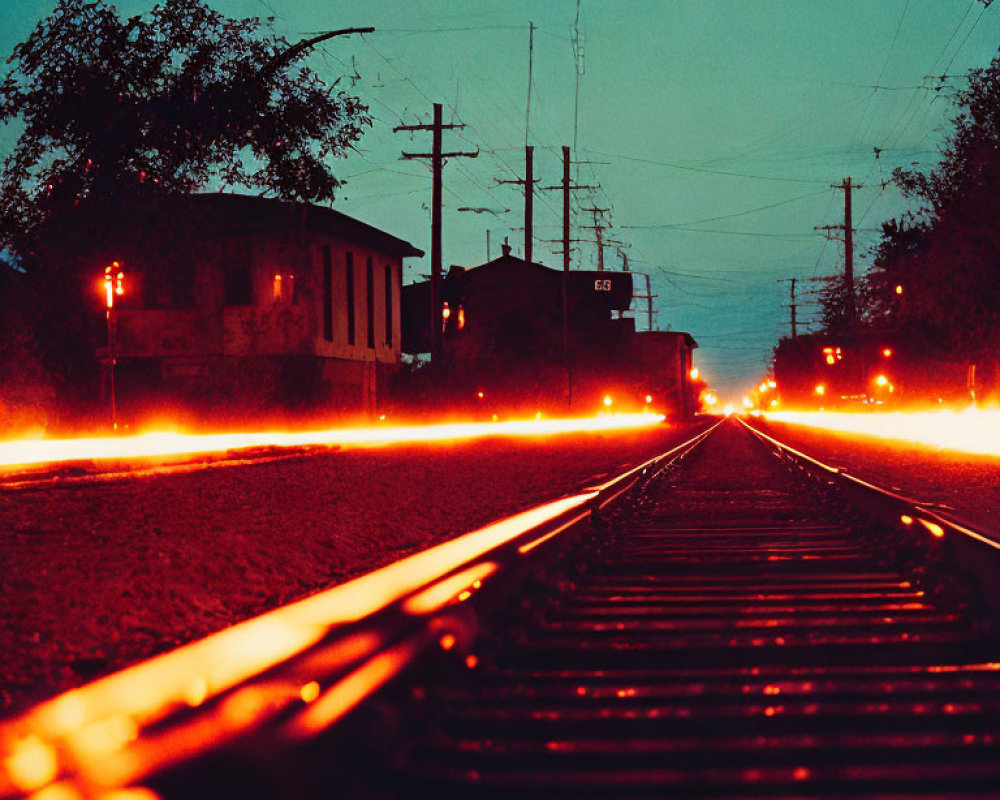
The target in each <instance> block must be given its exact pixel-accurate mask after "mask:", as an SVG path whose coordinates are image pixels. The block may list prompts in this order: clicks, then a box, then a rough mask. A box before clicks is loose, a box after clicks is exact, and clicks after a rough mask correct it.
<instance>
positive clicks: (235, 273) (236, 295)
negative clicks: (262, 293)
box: [225, 266, 253, 306]
mask: <svg viewBox="0 0 1000 800" xmlns="http://www.w3.org/2000/svg"><path fill="white" fill-rule="evenodd" d="M225 304H226V305H227V306H249V305H253V281H252V280H251V275H250V267H246V266H239V267H226V273H225Z"/></svg>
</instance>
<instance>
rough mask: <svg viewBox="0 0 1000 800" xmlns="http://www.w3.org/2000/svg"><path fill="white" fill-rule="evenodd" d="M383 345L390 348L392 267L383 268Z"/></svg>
mask: <svg viewBox="0 0 1000 800" xmlns="http://www.w3.org/2000/svg"><path fill="white" fill-rule="evenodd" d="M385 343H386V344H387V345H388V346H389V347H392V267H390V266H388V265H386V268H385Z"/></svg>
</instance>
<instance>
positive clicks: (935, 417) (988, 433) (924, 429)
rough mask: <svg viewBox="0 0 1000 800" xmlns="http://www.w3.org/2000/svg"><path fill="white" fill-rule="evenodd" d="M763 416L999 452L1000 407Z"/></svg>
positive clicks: (945, 446)
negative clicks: (962, 409) (963, 409)
mask: <svg viewBox="0 0 1000 800" xmlns="http://www.w3.org/2000/svg"><path fill="white" fill-rule="evenodd" d="M767 418H768V419H770V420H774V421H776V422H788V423H791V424H793V425H804V426H806V427H809V428H820V429H823V430H830V431H840V432H842V433H856V434H861V435H863V436H874V437H877V438H879V439H892V440H897V441H900V442H909V443H910V444H917V445H924V446H927V447H931V448H936V449H939V450H958V451H961V452H964V453H975V454H977V455H987V456H1000V411H998V410H996V409H992V410H986V409H979V408H974V407H970V408H968V409H966V410H965V411H948V410H934V411H913V412H904V411H888V412H881V411H879V412H875V411H873V412H867V413H850V412H843V411H779V412H768V414H767Z"/></svg>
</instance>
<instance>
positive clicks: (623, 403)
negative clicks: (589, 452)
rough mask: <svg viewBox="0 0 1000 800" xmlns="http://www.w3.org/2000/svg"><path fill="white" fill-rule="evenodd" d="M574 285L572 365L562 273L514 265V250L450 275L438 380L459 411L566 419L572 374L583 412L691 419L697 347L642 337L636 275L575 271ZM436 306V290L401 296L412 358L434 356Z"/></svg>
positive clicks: (681, 336) (576, 403)
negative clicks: (536, 412)
mask: <svg viewBox="0 0 1000 800" xmlns="http://www.w3.org/2000/svg"><path fill="white" fill-rule="evenodd" d="M566 281H567V287H566V288H567V300H568V319H567V323H568V326H567V327H568V337H567V339H568V354H565V355H564V352H563V313H562V285H563V272H562V271H561V270H553V269H549V268H548V267H545V266H543V265H541V264H537V263H534V262H529V261H524V260H522V259H520V258H516V257H514V256H512V255H510V253H509V248H506V249H505V252H504V254H503V255H502V256H501V257H500V258H497V259H494V260H493V261H490V262H488V263H486V264H483V265H481V266H478V267H474V268H472V269H464V268H462V267H452V268H451V270H450V271H449V273H448V275H447V276H446V278H445V279H444V281H443V288H442V303H443V315H442V316H443V322H442V328H443V334H444V347H443V355H444V358H443V364H442V365H441V366H440V367H439V368H437V369H435V370H433V380H434V381H436V382H437V383H438V385H440V386H444V387H446V389H447V391H448V392H449V393H450V394H451V395H452V397H453V398H454V399H455V400H456V401H457V402H458V403H459V404H460V405H464V404H466V403H467V402H471V403H473V404H476V403H477V402H478V401H484V402H485V405H486V406H487V407H489V408H520V409H530V408H532V407H538V408H549V409H552V408H557V409H564V408H565V407H566V404H567V401H568V399H569V398H568V387H569V381H568V380H567V372H568V373H569V380H570V381H571V383H572V397H573V407H574V408H576V409H579V410H581V411H584V410H588V411H589V410H592V409H594V408H596V407H599V406H600V405H602V400H603V398H604V396H606V395H610V396H611V397H612V402H613V408H614V409H621V410H624V409H632V410H634V409H636V408H640V407H647V406H652V407H653V408H657V409H661V410H664V411H667V412H669V413H671V414H675V415H685V414H688V413H691V411H692V410H693V407H694V406H693V399H692V398H690V397H688V394H689V388H688V384H687V374H688V371H689V370H690V366H691V351H692V350H693V349H694V348H695V347H697V344H696V343H695V341H694V339H692V338H691V336H690V335H689V334H686V333H675V332H648V333H647V332H643V333H636V331H635V321H634V320H633V319H631V318H630V317H628V316H626V315H625V312H626V311H628V309H629V307H630V305H631V302H632V274H631V273H627V272H609V271H572V272H569V273H566ZM430 302H431V300H430V285H429V283H428V282H426V281H424V282H419V283H414V284H411V285H409V286H405V287H403V351H404V352H407V353H414V354H416V353H425V352H427V351H428V350H429V347H430V337H429V335H428V324H429V320H430V316H431V315H430ZM566 356H568V358H567V357H566ZM480 393H482V394H483V397H482V398H480V396H479V395H480ZM647 395H648V396H650V397H651V400H650V401H649V402H647V401H646V397H647Z"/></svg>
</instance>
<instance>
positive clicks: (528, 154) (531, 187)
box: [494, 145, 536, 261]
mask: <svg viewBox="0 0 1000 800" xmlns="http://www.w3.org/2000/svg"><path fill="white" fill-rule="evenodd" d="M534 152H535V148H534V147H531V146H530V145H525V146H524V178H515V179H514V180H501V179H500V178H494V180H495V181H496V182H497V183H498V184H501V185H502V184H505V183H512V184H515V185H517V186H523V187H524V260H525V261H531V260H532V259H531V255H532V244H533V242H534V241H535V238H534V232H533V230H532V228H533V221H534V199H535V183H536V181H535V174H534V165H533V162H534Z"/></svg>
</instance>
